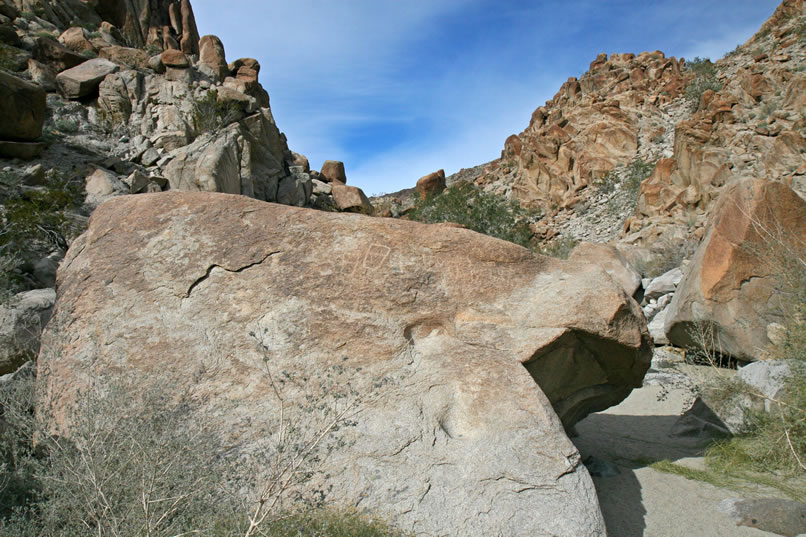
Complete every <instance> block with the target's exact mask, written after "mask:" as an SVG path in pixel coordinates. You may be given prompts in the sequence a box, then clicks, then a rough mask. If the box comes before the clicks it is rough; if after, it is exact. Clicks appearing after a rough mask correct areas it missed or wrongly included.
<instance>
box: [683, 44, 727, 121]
mask: <svg viewBox="0 0 806 537" xmlns="http://www.w3.org/2000/svg"><path fill="white" fill-rule="evenodd" d="M686 69H687V70H688V71H689V72H690V73H692V74H693V75H694V76H693V78H692V79H691V80H690V81H689V83H688V84H687V85H686V90H685V98H686V101H687V102H688V103H689V106H690V107H691V111H692V112H696V111H697V108H698V107H699V106H700V100H701V99H702V95H703V93H705V92H706V91H708V90H713V91H719V90H721V89H722V84H721V83H720V82H719V80H718V79H717V70H716V66H715V65H714V64H713V63H711V60H710V59H708V58H699V57H696V58H694V59H693V60H692V61H690V62H687V63H686Z"/></svg>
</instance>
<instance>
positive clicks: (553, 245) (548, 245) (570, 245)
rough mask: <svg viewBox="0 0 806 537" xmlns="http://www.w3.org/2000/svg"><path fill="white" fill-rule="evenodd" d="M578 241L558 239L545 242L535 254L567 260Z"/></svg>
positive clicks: (571, 238) (570, 238)
mask: <svg viewBox="0 0 806 537" xmlns="http://www.w3.org/2000/svg"><path fill="white" fill-rule="evenodd" d="M577 244H579V241H577V240H576V239H574V238H573V237H560V238H557V239H553V240H550V241H546V242H544V243H542V244H541V245H539V246H538V247H537V253H539V254H541V255H547V256H549V257H556V258H557V259H568V256H569V255H571V252H572V251H573V250H574V248H576V245H577Z"/></svg>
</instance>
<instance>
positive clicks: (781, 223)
mask: <svg viewBox="0 0 806 537" xmlns="http://www.w3.org/2000/svg"><path fill="white" fill-rule="evenodd" d="M804 237H806V201H804V200H803V199H802V198H800V197H799V196H798V195H797V194H796V193H795V192H794V191H793V190H792V189H790V188H789V187H787V186H786V185H783V184H781V183H777V182H772V181H765V180H760V179H746V180H743V181H739V182H736V183H734V184H732V185H730V186H729V187H727V188H726V189H725V190H724V191H723V193H722V195H721V196H720V198H719V202H718V203H717V206H716V207H715V208H714V213H713V215H712V217H711V221H710V225H709V228H708V231H707V234H706V236H705V238H704V239H703V241H702V243H701V244H700V246H699V248H698V249H697V252H696V253H695V254H694V258H693V259H692V261H691V263H690V264H689V265H688V268H687V273H686V275H685V276H684V278H683V280H682V281H681V282H680V284H679V285H678V287H677V291H676V292H675V295H674V298H673V299H672V303H671V304H670V306H669V312H668V313H667V316H666V333H667V335H668V337H669V341H671V342H672V343H673V344H675V345H678V346H692V345H702V344H703V342H702V341H695V340H696V339H703V338H701V337H695V335H696V334H697V333H698V332H699V333H702V330H703V329H706V330H707V332H708V333H707V334H706V339H708V340H709V341H710V343H709V345H708V346H709V347H712V350H716V351H718V352H722V353H726V354H730V355H732V356H735V357H736V358H739V359H741V360H747V361H752V360H758V359H764V358H768V357H769V354H770V352H771V350H772V346H773V345H774V343H775V342H774V341H773V340H774V339H775V333H776V332H777V331H778V330H777V327H779V326H780V325H781V324H782V323H784V322H785V316H786V300H785V294H781V293H779V292H778V287H780V285H781V284H783V283H785V279H786V276H787V274H786V272H787V265H788V264H789V263H790V262H792V260H797V259H800V260H801V262H802V260H803V258H804V257H803V256H804V253H803V248H804V243H803V238H804ZM790 276H791V274H790ZM781 277H783V279H781ZM784 292H786V290H784ZM771 337H772V339H773V340H771V339H770V338H771Z"/></svg>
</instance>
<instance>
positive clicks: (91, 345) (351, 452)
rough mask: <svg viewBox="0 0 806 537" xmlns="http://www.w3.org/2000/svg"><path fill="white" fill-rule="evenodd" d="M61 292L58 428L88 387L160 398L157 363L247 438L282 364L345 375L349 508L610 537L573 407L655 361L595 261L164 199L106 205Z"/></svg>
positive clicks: (361, 219)
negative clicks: (350, 403) (111, 386)
mask: <svg viewBox="0 0 806 537" xmlns="http://www.w3.org/2000/svg"><path fill="white" fill-rule="evenodd" d="M58 288H59V298H58V302H57V308H56V311H55V314H54V318H53V320H52V321H51V323H50V324H49V329H48V331H46V335H45V341H44V343H43V351H42V353H41V354H40V359H39V370H40V375H41V376H42V377H43V379H44V380H45V383H46V386H47V387H48V388H47V391H48V394H49V395H48V397H49V401H48V403H49V404H52V405H53V407H54V409H55V411H56V412H55V416H56V417H57V421H58V422H59V423H60V424H61V425H62V426H65V425H67V422H66V416H67V413H66V411H67V408H68V406H69V402H70V401H71V400H72V399H71V398H72V397H73V396H74V395H75V393H76V391H78V390H80V389H81V387H82V386H86V385H87V383H89V382H91V380H92V379H93V378H96V377H98V376H104V375H113V376H114V375H117V374H121V373H124V372H125V373H124V374H125V375H126V376H127V377H128V378H137V379H139V380H138V382H135V383H134V384H133V385H135V386H138V387H139V388H141V389H146V388H147V384H148V382H149V374H150V373H152V372H159V376H160V377H161V378H162V379H170V380H171V381H173V382H175V383H176V387H177V390H179V391H181V390H183V389H184V388H186V387H190V386H193V387H194V390H195V392H196V393H197V394H198V396H199V401H201V402H202V403H201V404H203V405H204V408H203V409H202V410H201V411H203V412H205V415H207V416H213V417H215V420H217V423H216V426H217V429H218V430H219V432H220V433H221V434H222V435H225V436H227V437H228V438H230V440H231V441H232V442H233V443H234V444H236V445H238V446H239V449H243V450H248V449H249V447H250V446H254V443H255V442H256V441H258V439H259V438H260V436H261V434H262V432H261V431H262V430H263V429H264V428H265V427H267V424H268V420H269V419H270V418H271V417H273V416H276V414H277V411H278V408H277V405H278V403H277V400H276V398H275V397H274V395H273V390H272V387H271V383H270V379H269V376H268V374H267V371H275V372H278V374H279V372H282V371H287V372H290V374H291V375H292V376H295V375H300V374H302V375H306V376H309V377H310V379H311V380H310V381H309V382H310V383H311V384H310V386H315V385H317V383H318V382H320V381H321V379H318V378H317V374H318V372H321V371H325V370H327V369H328V368H329V367H333V366H339V367H342V368H344V369H345V371H346V372H347V374H348V376H349V377H351V382H352V383H353V384H352V385H353V387H354V388H355V389H356V390H357V391H358V392H359V393H362V394H367V395H371V397H368V398H367V399H365V400H364V403H363V408H362V412H361V413H360V415H359V416H358V418H357V425H356V427H355V428H354V429H346V430H345V433H344V434H346V435H347V438H346V440H347V441H348V445H349V446H350V447H349V448H346V449H344V450H340V451H337V452H335V453H334V454H332V455H331V458H329V459H328V460H327V461H326V463H325V466H326V467H325V471H326V473H327V474H329V475H330V476H331V477H332V480H331V482H330V484H332V485H333V490H332V497H333V498H334V499H339V500H340V501H342V502H343V503H345V504H348V505H353V506H359V507H360V508H362V509H363V508H367V509H370V510H372V511H376V512H379V513H381V514H383V515H384V516H388V517H389V518H391V520H392V521H393V522H395V523H397V524H399V525H401V526H402V527H403V528H406V529H411V530H413V531H416V532H417V533H418V534H422V535H471V536H487V535H493V534H498V533H503V534H505V535H512V536H518V535H522V536H527V535H528V536H550V535H561V536H568V537H571V536H574V537H576V536H599V535H604V526H603V523H602V519H601V516H600V514H599V510H598V506H597V500H596V495H595V491H594V490H593V487H592V484H591V482H590V480H589V477H588V474H587V471H585V470H584V467H583V465H582V464H581V461H580V460H579V455H578V453H577V450H576V449H575V448H574V446H573V445H572V444H571V443H570V442H569V441H568V439H567V438H566V437H565V435H564V433H563V428H562V422H561V420H560V418H562V420H563V421H564V422H565V424H566V425H570V424H572V423H574V422H576V421H577V420H578V419H580V418H581V417H583V416H584V415H586V414H587V413H589V412H593V411H596V410H600V409H603V408H606V407H607V406H609V405H612V404H614V403H616V402H618V401H620V400H622V399H623V398H624V397H625V396H626V395H627V394H628V393H629V392H630V390H631V389H632V388H633V387H635V386H639V385H640V383H641V379H642V377H643V375H644V372H645V371H646V369H647V367H648V365H649V359H650V353H649V351H648V341H649V340H648V334H647V332H646V327H645V324H644V320H643V317H642V315H641V312H640V309H639V308H638V306H637V304H636V303H635V302H634V301H632V300H631V299H630V298H629V297H627V295H626V294H625V292H624V291H623V290H622V289H621V288H620V287H619V286H618V285H616V284H615V283H613V282H612V280H610V279H609V278H608V277H607V276H605V274H604V273H603V272H602V271H601V269H599V268H597V267H593V266H590V265H572V264H567V263H565V262H561V261H557V260H553V259H549V258H543V257H536V256H534V255H533V254H532V253H530V252H529V251H528V250H525V249H523V248H521V247H518V246H515V245H513V244H510V243H507V242H504V241H499V240H496V239H492V238H490V237H486V236H483V235H479V234H476V233H474V232H471V231H468V230H464V229H457V228H453V227H448V226H439V225H437V226H429V225H423V224H418V223H413V222H405V221H397V220H391V219H374V218H367V217H365V216H361V215H346V214H333V213H324V212H318V211H312V210H306V209H297V208H293V207H288V206H281V205H274V204H267V203H262V202H258V201H255V200H251V199H248V198H245V197H241V196H228V195H224V194H209V193H171V192H168V193H160V194H141V195H137V196H125V197H121V198H116V199H113V200H110V201H108V202H106V203H104V204H103V205H101V206H100V207H99V208H98V209H97V210H96V211H95V213H94V214H93V217H92V220H91V223H90V229H89V231H88V232H87V233H86V234H85V235H83V236H82V237H81V238H80V239H78V240H77V241H76V242H75V243H74V245H73V247H72V248H71V250H70V252H69V254H68V256H67V258H66V259H65V261H64V263H63V265H62V267H61V269H60V272H59V283H58ZM121 318H126V319H127V322H126V323H121V322H119V319H121ZM68 326H69V331H70V333H71V334H72V336H71V337H69V338H67V337H65V333H64V332H63V330H66V329H67V328H66V327H68ZM377 379H385V380H388V382H377ZM535 380H537V383H535ZM538 383H539V385H540V387H538ZM541 388H542V390H541ZM544 392H545V395H544ZM303 395H304V394H301V393H299V392H295V391H294V390H290V392H289V393H287V394H286V397H287V398H288V401H289V402H291V401H295V400H296V399H295V398H298V397H302V396H303ZM552 404H553V407H554V409H555V410H556V413H555V410H553V409H552ZM558 415H559V416H560V418H558ZM376 476H378V478H376ZM381 476H382V477H381Z"/></svg>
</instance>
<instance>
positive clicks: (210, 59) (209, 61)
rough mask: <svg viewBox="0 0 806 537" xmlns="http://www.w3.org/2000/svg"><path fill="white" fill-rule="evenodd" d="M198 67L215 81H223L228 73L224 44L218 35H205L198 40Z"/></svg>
mask: <svg viewBox="0 0 806 537" xmlns="http://www.w3.org/2000/svg"><path fill="white" fill-rule="evenodd" d="M198 69H199V71H201V72H202V73H204V74H206V75H207V76H209V77H211V78H212V79H213V80H215V81H216V82H221V81H223V80H224V79H225V78H226V77H227V75H228V74H229V67H227V59H226V53H225V52H224V44H223V43H222V42H221V40H220V39H219V38H218V37H216V36H214V35H205V36H204V37H202V38H201V40H200V41H199V64H198ZM255 80H257V76H256V77H255Z"/></svg>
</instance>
